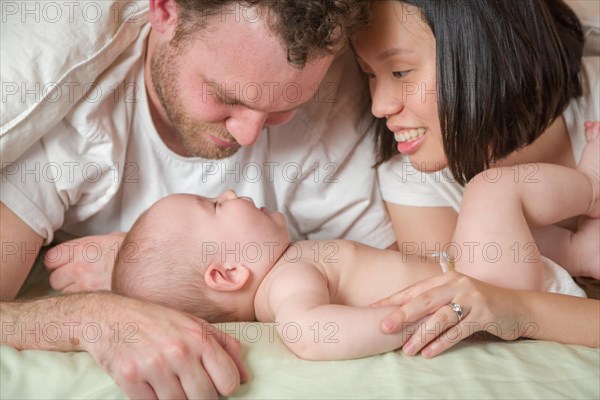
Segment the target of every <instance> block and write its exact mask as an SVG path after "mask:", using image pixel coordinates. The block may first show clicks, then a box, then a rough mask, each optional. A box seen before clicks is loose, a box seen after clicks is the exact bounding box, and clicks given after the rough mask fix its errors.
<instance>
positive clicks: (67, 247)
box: [44, 232, 125, 293]
mask: <svg viewBox="0 0 600 400" xmlns="http://www.w3.org/2000/svg"><path fill="white" fill-rule="evenodd" d="M124 238H125V233H123V232H113V233H109V234H107V235H100V236H87V237H83V238H80V239H74V240H70V241H68V242H65V243H62V244H59V245H58V246H55V247H53V248H51V249H50V250H48V252H47V253H46V256H45V257H44V264H45V265H46V268H48V270H49V271H50V285H51V286H52V287H53V288H54V289H56V290H60V291H62V292H65V293H69V292H82V291H97V290H110V289H111V279H112V271H113V268H114V266H115V261H116V258H117V254H118V252H119V249H120V248H121V244H122V243H123V239H124Z"/></svg>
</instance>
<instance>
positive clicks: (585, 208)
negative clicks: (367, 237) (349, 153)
mask: <svg viewBox="0 0 600 400" xmlns="http://www.w3.org/2000/svg"><path fill="white" fill-rule="evenodd" d="M592 128H593V129H592ZM592 128H589V129H588V131H589V135H588V140H589V143H588V145H587V146H586V149H585V152H584V156H583V159H582V161H581V163H580V166H579V167H578V169H577V170H574V169H568V168H564V167H557V166H549V165H540V168H539V173H538V175H537V179H538V181H539V182H538V183H539V185H538V184H536V185H531V184H529V186H527V185H526V184H524V183H522V182H517V181H515V180H511V181H507V182H504V186H503V185H500V186H492V185H497V182H493V183H489V184H487V183H488V182H485V181H482V182H480V183H479V184H477V185H473V187H472V188H467V192H469V191H471V192H473V193H472V194H473V195H465V200H464V201H465V203H466V204H464V205H463V209H462V211H461V215H460V216H459V223H458V226H457V233H456V234H455V238H457V237H458V238H460V240H469V239H474V238H479V237H480V236H484V237H486V238H487V237H490V238H491V236H493V238H494V239H495V240H496V242H495V243H501V244H502V243H504V242H505V241H506V240H507V238H512V239H511V240H512V241H513V242H514V241H515V240H517V241H519V240H520V242H518V243H519V244H520V245H522V244H523V243H524V242H522V241H523V240H528V236H527V234H526V233H525V231H527V232H529V230H528V227H527V222H530V223H533V224H551V223H553V222H556V221H558V220H561V219H563V218H566V217H569V216H574V215H579V214H587V215H590V216H592V217H598V215H597V214H599V212H598V207H599V205H598V187H599V182H598V181H599V179H598V157H599V151H600V150H599V145H600V141H599V138H598V136H599V134H598V133H599V132H600V125H598V124H595V125H593V127H592ZM475 182H476V183H477V182H478V181H477V179H476V180H475ZM496 188H500V190H502V193H504V198H503V199H498V198H497V197H495V196H496V194H495V192H494V191H493V190H491V189H495V190H498V189H496ZM574 193H577V196H573V194H574ZM490 198H491V201H493V202H496V203H499V204H503V203H504V202H506V203H507V204H508V205H507V207H499V208H498V211H499V213H498V214H500V215H496V213H492V214H494V215H493V217H490V218H491V219H492V222H493V221H494V220H498V221H500V223H499V224H497V225H493V226H492V228H493V229H492V230H491V231H490V229H489V226H488V221H486V220H485V218H487V217H486V216H489V215H490V212H489V211H490V210H489V208H488V209H486V210H485V211H486V212H485V213H482V211H481V208H484V209H485V207H489V205H490ZM537 199H542V201H538V200H537ZM547 199H552V200H551V201H544V200H547ZM537 203H540V204H539V206H534V205H535V204H537ZM543 203H552V204H550V205H548V206H544V205H543ZM534 208H535V209H536V210H537V211H535V212H534V211H532V210H533V209H534ZM407 229H410V228H409V227H407ZM531 242H533V240H532V241H531ZM459 243H462V242H459ZM464 243H467V242H464ZM468 243H473V241H472V240H471V242H468ZM455 252H456V251H455ZM484 258H485V257H484ZM532 260H533V261H528V260H520V259H515V260H512V258H511V261H512V262H511V263H510V265H509V267H510V268H520V269H521V272H519V271H517V270H515V272H511V275H508V274H507V273H506V272H505V265H504V264H502V263H500V264H496V263H490V261H489V260H487V264H490V265H486V260H484V259H482V260H478V259H477V257H474V258H471V257H460V259H458V258H457V259H456V260H454V261H455V264H456V269H457V270H459V271H461V272H465V273H469V274H471V275H475V276H478V277H479V278H480V279H481V277H483V278H484V279H485V280H487V281H488V282H491V283H495V284H499V285H502V286H507V287H517V288H521V289H532V290H533V289H535V290H536V289H542V290H549V291H556V292H561V293H566V294H573V295H581V296H582V295H583V292H582V291H581V289H580V288H579V287H578V286H577V285H576V284H575V283H574V282H573V280H572V279H571V278H570V276H569V275H568V274H567V273H566V272H565V271H564V270H562V269H561V268H560V267H558V266H557V265H555V264H553V263H552V262H551V261H550V260H544V259H543V258H542V257H540V256H539V254H538V256H537V257H535V256H533V258H532ZM446 261H447V259H446V258H445V257H443V256H442V257H439V259H438V260H436V259H435V257H431V258H425V257H421V256H409V255H405V254H402V253H399V252H396V251H390V250H379V249H375V248H371V247H369V246H366V245H363V244H360V243H356V242H351V241H346V240H331V241H312V240H308V241H300V242H295V243H292V242H290V237H289V235H288V231H287V228H286V221H285V218H284V216H283V215H282V214H280V213H278V212H271V211H269V210H267V209H265V208H257V207H256V206H255V204H254V202H253V201H252V200H251V199H250V198H247V197H238V196H237V195H236V194H235V193H234V192H232V191H227V192H225V193H223V194H222V195H220V196H219V197H218V198H216V199H207V198H203V197H200V196H196V195H189V194H178V195H172V196H168V197H166V198H164V199H161V200H159V201H158V202H156V203H155V204H154V205H153V206H152V207H151V208H150V209H149V210H147V211H146V212H145V213H144V214H142V215H141V216H140V218H139V219H138V220H137V221H136V223H135V224H134V226H133V227H132V229H131V230H130V232H129V233H128V234H127V236H126V238H125V241H124V243H123V245H122V247H121V251H120V252H119V255H118V259H117V263H116V265H115V269H114V273H113V281H112V282H113V284H112V288H113V291H115V292H118V293H122V294H124V295H127V296H132V297H137V298H143V299H147V300H151V301H154V302H157V303H160V304H163V305H166V306H169V307H173V308H177V309H180V310H183V311H187V312H189V313H191V314H194V315H197V316H199V317H201V318H203V319H205V320H207V321H209V322H226V321H254V320H258V321H261V322H275V323H276V329H277V330H278V332H279V334H280V335H282V337H286V336H285V333H286V332H284V331H283V330H284V329H285V327H289V326H290V324H293V326H294V327H296V328H297V331H298V332H302V333H303V334H302V335H299V337H298V338H297V339H298V340H294V341H289V340H288V341H285V343H286V344H287V345H288V347H289V348H290V349H291V350H292V351H293V352H294V353H296V354H297V355H298V356H300V357H302V358H305V359H312V360H317V359H323V360H337V359H350V358H358V357H364V356H368V355H372V354H377V353H381V352H386V351H390V350H394V349H397V348H399V347H400V346H401V345H402V344H403V343H404V341H405V339H407V335H408V334H410V333H412V332H408V331H407V330H405V331H404V332H401V333H398V334H385V333H383V332H382V331H381V329H380V322H381V321H382V320H383V319H384V317H385V316H387V315H388V314H389V313H390V312H391V311H393V310H394V309H395V307H369V305H370V304H372V303H374V302H376V301H377V300H379V299H381V298H383V297H386V296H388V295H390V294H392V293H395V292H397V291H399V290H402V289H403V288H405V287H407V286H409V285H411V284H413V283H415V282H417V281H420V280H422V279H425V278H428V277H431V276H433V275H436V274H441V273H443V272H444V269H445V268H447V264H448V263H447V262H446ZM449 264H453V263H449ZM520 274H524V275H527V277H526V279H524V281H525V282H526V285H530V287H524V285H525V284H524V283H523V280H522V279H520V278H521V277H520ZM540 281H541V282H543V283H542V285H543V287H541V288H540V287H538V283H539V282H540ZM544 282H545V283H544ZM452 306H453V305H450V307H449V308H448V319H449V322H451V323H452V324H454V323H456V321H457V320H460V318H461V317H462V312H463V311H462V310H459V309H458V310H457V309H456V308H452ZM452 319H454V320H453V321H452ZM409 328H410V327H409ZM412 328H414V327H412ZM413 332H414V330H413ZM326 338H327V340H325V339H326ZM319 339H320V340H319Z"/></svg>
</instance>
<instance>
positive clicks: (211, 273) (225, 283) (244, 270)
mask: <svg viewBox="0 0 600 400" xmlns="http://www.w3.org/2000/svg"><path fill="white" fill-rule="evenodd" d="M249 277H250V270H249V269H248V267H246V266H244V265H241V264H235V265H228V266H225V265H215V264H211V265H209V266H208V268H206V272H205V273H204V280H205V282H206V285H207V286H208V287H209V288H211V289H213V290H217V291H220V292H231V291H235V290H240V289H241V288H242V287H244V285H245V284H246V282H247V281H248V278H249Z"/></svg>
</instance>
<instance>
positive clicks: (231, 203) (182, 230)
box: [112, 191, 289, 322]
mask: <svg viewBox="0 0 600 400" xmlns="http://www.w3.org/2000/svg"><path fill="white" fill-rule="evenodd" d="M288 244H289V235H288V232H287V228H286V223H285V217H284V216H283V215H282V214H280V213H278V212H270V211H268V210H266V209H264V208H261V209H258V208H257V207H256V206H255V205H254V202H253V201H252V200H251V199H249V198H247V197H238V196H237V195H236V194H235V193H234V192H232V191H227V192H225V193H223V194H222V195H220V196H219V197H217V198H216V199H207V198H204V197H200V196H196V195H191V194H177V195H172V196H168V197H165V198H163V199H161V200H159V201H157V202H156V203H155V204H153V205H152V206H151V207H150V208H149V209H148V210H147V211H146V212H145V213H144V214H142V215H141V216H140V217H139V218H138V220H137V221H136V222H135V224H134V225H133V227H132V228H131V230H130V231H129V233H128V234H127V236H126V237H125V240H124V241H123V244H122V246H121V249H120V251H119V255H118V257H117V261H116V263H115V268H114V271H113V282H112V290H113V291H114V292H116V293H120V294H123V295H126V296H130V297H136V298H140V299H144V300H149V301H152V302H155V303H159V304H162V305H165V306H168V307H171V308H176V309H179V310H182V311H186V312H189V313H191V314H194V315H196V316H199V317H201V318H203V319H205V320H207V321H209V322H225V321H233V320H253V319H255V315H254V295H255V294H256V290H257V289H258V286H259V285H260V283H261V281H262V280H263V279H264V277H265V276H266V275H267V273H268V272H269V271H270V270H271V268H272V267H273V265H274V264H275V262H276V261H277V260H278V259H279V258H280V257H281V255H282V254H283V252H284V251H285V249H286V247H287V245H288Z"/></svg>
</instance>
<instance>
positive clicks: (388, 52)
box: [376, 47, 414, 61]
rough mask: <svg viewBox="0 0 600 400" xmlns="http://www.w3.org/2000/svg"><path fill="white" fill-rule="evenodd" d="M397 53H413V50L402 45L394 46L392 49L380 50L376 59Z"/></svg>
mask: <svg viewBox="0 0 600 400" xmlns="http://www.w3.org/2000/svg"><path fill="white" fill-rule="evenodd" d="M397 54H414V51H413V50H412V49H407V48H404V47H394V48H393V49H389V50H386V51H383V52H381V53H380V54H379V55H378V56H377V57H376V59H377V60H378V61H381V60H384V59H386V58H389V57H392V56H395V55H397Z"/></svg>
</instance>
